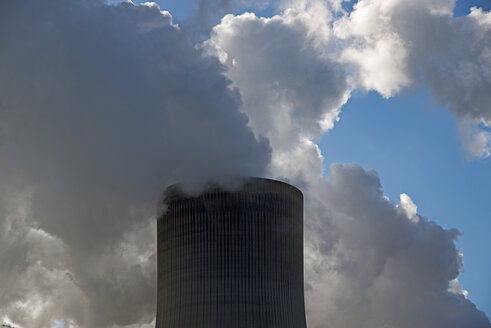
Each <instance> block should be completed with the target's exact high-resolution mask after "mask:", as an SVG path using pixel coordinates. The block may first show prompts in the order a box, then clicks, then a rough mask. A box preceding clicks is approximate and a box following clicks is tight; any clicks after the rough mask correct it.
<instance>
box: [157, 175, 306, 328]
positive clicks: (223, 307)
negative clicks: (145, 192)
mask: <svg viewBox="0 0 491 328" xmlns="http://www.w3.org/2000/svg"><path fill="white" fill-rule="evenodd" d="M163 202H164V204H165V205H166V208H167V210H166V211H165V212H164V213H163V214H162V215H161V216H160V217H159V219H158V222H157V240H158V297H157V318H156V328H239V327H244V328H305V327H306V321H305V304H304V281H303V196H302V193H301V192H300V190H298V189H297V188H295V187H293V186H291V185H289V184H286V183H283V182H280V181H275V180H269V179H261V178H246V179H244V182H243V184H242V185H241V187H240V188H238V189H236V190H227V189H224V188H220V187H218V186H217V185H213V186H209V187H208V188H206V189H205V190H204V191H203V192H202V193H200V194H199V195H192V196H191V195H186V194H185V193H184V192H182V190H181V189H180V187H179V185H173V186H171V187H169V188H167V190H166V192H165V195H164V200H163Z"/></svg>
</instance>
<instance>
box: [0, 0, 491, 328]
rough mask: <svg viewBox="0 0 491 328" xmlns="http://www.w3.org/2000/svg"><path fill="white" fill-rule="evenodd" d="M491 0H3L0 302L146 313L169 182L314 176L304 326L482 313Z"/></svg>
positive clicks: (101, 313)
mask: <svg viewBox="0 0 491 328" xmlns="http://www.w3.org/2000/svg"><path fill="white" fill-rule="evenodd" d="M472 7H475V8H473V9H471V8H472ZM490 9H491V2H489V1H470V0H469V1H464V0H458V1H457V2H455V1H452V0H438V1H429V0H414V1H403V0H360V1H358V2H357V3H352V2H343V1H341V0H301V1H289V0H276V1H268V0H254V1H247V2H246V1H241V0H199V1H198V0H196V1H189V0H186V1H164V0H162V1H157V2H156V3H143V2H140V1H134V2H133V3H131V2H121V3H120V2H119V1H112V0H111V1H109V2H104V1H102V0H84V1H75V0H46V1H42V2H39V1H30V0H15V1H14V0H5V1H3V2H2V3H0V46H1V47H2V49H5V51H2V52H1V53H0V72H1V74H0V153H1V154H2V156H1V157H0V181H2V184H1V185H0V249H1V250H2V251H1V252H0V261H1V263H2V266H1V267H0V288H1V290H2V294H1V295H0V318H3V320H4V321H6V322H10V323H13V324H14V325H16V326H19V327H31V326H33V325H36V326H39V327H58V328H61V327H89V326H90V327H92V326H98V327H132V328H133V327H134V328H137V327H142V328H143V327H145V328H147V327H151V326H154V324H155V321H154V318H155V298H156V261H155V259H156V242H155V220H156V212H157V211H156V207H157V204H158V202H159V197H160V196H161V193H162V190H164V188H165V187H166V186H168V185H170V184H172V183H175V182H176V181H182V182H184V183H186V184H187V185H188V186H189V187H190V188H198V189H199V188H200V187H201V186H202V185H203V184H204V183H206V181H209V180H216V181H219V182H220V183H223V184H225V185H226V184H227V179H226V178H227V177H230V176H236V175H253V176H265V177H269V178H276V179H280V180H283V181H286V182H289V183H292V184H294V185H295V186H298V187H299V188H300V189H301V190H302V192H303V193H304V199H305V220H304V225H305V237H304V238H305V245H304V248H305V252H304V255H305V280H306V309H307V322H308V324H309V326H310V327H315V328H323V327H331V328H333V327H334V328H336V327H340V328H341V327H353V326H364V327H368V328H370V327H374V328H375V327H400V328H405V327H408V328H409V327H435V328H439V327H446V328H447V327H479V328H481V327H488V328H489V327H491V324H490V321H489V318H490V316H491V297H489V294H490V292H491V283H490V281H489V276H491V260H490V259H491V253H490V250H491V238H489V232H490V231H491V220H490V217H489V213H490V210H491V208H490V206H491V205H489V204H490V203H489V199H488V198H489V197H488V195H489V194H490V192H491V190H490V189H491V187H490V186H491V166H490V165H491V158H490V155H491V130H490V128H491V107H490V105H489V104H490V103H491V98H490V94H489V90H490V88H491V71H490V67H491V55H490V54H491V13H490V12H489V10H490Z"/></svg>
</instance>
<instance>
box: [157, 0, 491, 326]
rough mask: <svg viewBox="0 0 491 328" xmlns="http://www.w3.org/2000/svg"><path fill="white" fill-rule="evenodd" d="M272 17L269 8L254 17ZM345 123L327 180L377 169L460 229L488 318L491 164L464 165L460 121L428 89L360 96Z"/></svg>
mask: <svg viewBox="0 0 491 328" xmlns="http://www.w3.org/2000/svg"><path fill="white" fill-rule="evenodd" d="M158 3H159V4H160V6H161V8H162V9H165V10H168V11H169V12H171V14H172V15H173V17H174V20H175V21H176V22H177V23H179V22H181V21H183V20H185V19H186V18H188V17H189V16H190V13H191V12H193V10H195V7H194V5H195V2H193V1H190V0H184V1H169V0H167V1H166V0H160V1H158ZM472 6H477V7H481V8H483V9H485V10H489V9H491V1H489V0H476V1H474V0H459V1H457V4H456V7H455V10H454V14H455V16H462V15H466V14H468V13H469V11H470V8H471V7H472ZM346 7H347V8H349V7H350V3H348V4H347V5H346ZM271 12H272V11H271V9H270V8H268V9H266V10H265V11H263V12H258V13H257V14H258V15H270V14H271ZM340 118H341V119H340V121H339V122H338V123H337V124H336V126H335V128H334V129H333V130H331V131H329V132H328V133H327V134H326V135H324V137H323V138H322V140H321V141H320V144H319V146H320V148H321V150H322V152H323V155H324V156H325V170H326V174H329V165H330V164H331V163H336V162H340V163H346V162H356V163H358V164H360V165H361V166H363V167H364V168H365V169H374V170H376V171H377V172H378V174H379V176H380V178H381V181H382V185H383V188H384V192H385V194H386V195H387V196H389V197H390V198H391V199H392V200H394V201H398V199H399V195H400V194H401V193H407V194H408V195H409V196H410V197H411V198H412V199H413V201H414V202H415V203H416V205H417V206H418V210H419V213H421V214H422V215H423V216H426V217H428V218H429V219H430V220H434V221H436V222H438V224H440V225H442V226H443V227H445V228H452V227H455V228H458V229H459V230H460V231H461V232H462V236H461V237H460V238H459V240H458V242H457V245H458V247H459V249H460V250H461V251H462V252H463V253H464V272H462V274H461V275H460V277H459V280H460V281H461V283H462V285H463V287H464V289H466V290H468V292H469V298H470V299H471V300H472V301H473V302H474V303H475V304H476V305H477V307H478V308H479V309H481V310H483V311H485V312H486V313H487V315H488V317H489V316H491V297H490V296H489V295H490V294H491V281H490V280H489V277H491V261H490V260H489V259H490V258H491V240H490V239H489V238H488V232H489V231H491V218H490V213H491V202H489V195H490V194H491V159H490V158H487V159H475V160H472V161H466V160H465V158H464V156H463V153H462V151H461V144H460V142H459V140H458V138H457V127H456V121H455V119H454V118H453V117H452V116H451V115H450V114H449V112H448V111H446V110H445V109H444V108H440V107H439V106H438V105H437V104H435V102H434V101H433V100H432V99H431V95H430V94H429V92H428V91H427V90H424V89H422V90H413V91H409V92H407V93H405V94H403V95H399V96H396V97H393V98H390V99H384V98H382V97H381V96H380V95H379V94H378V93H376V92H369V93H361V92H355V93H354V94H353V96H352V97H351V99H350V100H349V101H348V103H347V104H346V105H345V106H344V107H343V110H342V113H341V116H340ZM388 136H390V137H388Z"/></svg>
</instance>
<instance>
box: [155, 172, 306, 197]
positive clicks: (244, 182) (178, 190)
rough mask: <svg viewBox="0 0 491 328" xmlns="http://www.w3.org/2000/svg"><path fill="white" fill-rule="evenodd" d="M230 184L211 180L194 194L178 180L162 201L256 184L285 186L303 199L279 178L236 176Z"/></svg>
mask: <svg viewBox="0 0 491 328" xmlns="http://www.w3.org/2000/svg"><path fill="white" fill-rule="evenodd" d="M230 181H233V182H232V185H235V188H234V187H226V184H223V183H219V182H215V181H211V182H208V183H207V184H206V185H205V186H204V187H202V188H200V191H199V192H198V193H196V194H194V193H187V192H184V191H183V187H182V186H183V184H182V183H180V182H178V183H174V184H171V185H169V186H168V187H167V188H166V189H165V191H164V194H163V198H162V202H163V203H166V202H168V201H172V200H174V199H179V198H192V197H195V196H197V195H200V194H205V193H207V192H210V191H213V190H216V189H220V190H228V191H230V192H239V191H241V192H244V191H247V187H248V186H251V187H252V186H255V185H256V186H257V185H261V184H262V185H269V186H271V187H272V188H271V189H272V190H274V187H273V186H275V187H280V188H285V187H286V188H287V189H290V190H291V191H290V192H293V193H296V194H297V195H298V196H299V197H300V198H301V199H303V193H302V191H301V190H300V189H299V188H297V187H295V186H294V185H292V184H290V183H288V182H284V181H280V180H275V179H270V178H262V177H236V178H233V179H232V180H230ZM251 191H254V192H260V190H258V189H251Z"/></svg>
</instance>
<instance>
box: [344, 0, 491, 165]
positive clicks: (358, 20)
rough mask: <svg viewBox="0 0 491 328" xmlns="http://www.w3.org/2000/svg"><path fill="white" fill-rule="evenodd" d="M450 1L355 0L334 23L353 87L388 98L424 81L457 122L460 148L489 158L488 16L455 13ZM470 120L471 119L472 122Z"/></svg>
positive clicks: (490, 28) (480, 12)
mask: <svg viewBox="0 0 491 328" xmlns="http://www.w3.org/2000/svg"><path fill="white" fill-rule="evenodd" d="M454 5H455V1H454V0H439V1H427V0H418V1H400V0H390V1H385V0H360V1H358V2H357V4H356V5H355V7H354V10H353V11H352V12H351V13H350V14H346V15H345V16H344V17H343V18H341V19H339V20H337V21H336V22H335V23H334V31H335V34H336V36H337V37H338V38H340V39H341V40H343V42H344V45H345V47H344V48H343V49H342V50H341V51H342V52H341V53H342V56H341V58H342V61H344V62H345V63H347V64H349V65H352V68H353V69H352V70H350V72H351V74H353V76H354V77H355V81H357V85H358V86H359V87H362V88H364V89H367V90H376V91H378V92H380V93H381V94H382V95H383V96H385V97H390V96H393V95H395V94H397V93H398V92H400V91H401V90H402V89H404V88H406V87H409V86H412V85H418V84H423V85H426V86H429V88H430V89H431V91H432V95H433V97H434V98H435V99H436V100H437V101H438V102H439V103H440V104H441V105H443V106H445V107H448V108H449V109H450V111H451V112H452V113H453V114H454V115H455V116H456V117H457V118H458V119H459V121H460V122H461V123H459V124H460V125H464V126H465V128H461V136H462V138H461V139H462V143H463V146H464V150H465V151H466V152H467V155H469V158H472V157H487V156H489V148H490V140H491V135H490V133H489V127H490V124H491V106H490V105H489V104H490V103H491V95H490V93H489V90H490V89H491V69H490V67H491V23H490V22H491V13H490V12H484V11H483V10H482V9H480V8H475V7H474V8H472V9H471V12H470V14H469V15H467V16H464V17H459V18H455V17H454V16H453V8H454ZM470 123H472V124H470Z"/></svg>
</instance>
